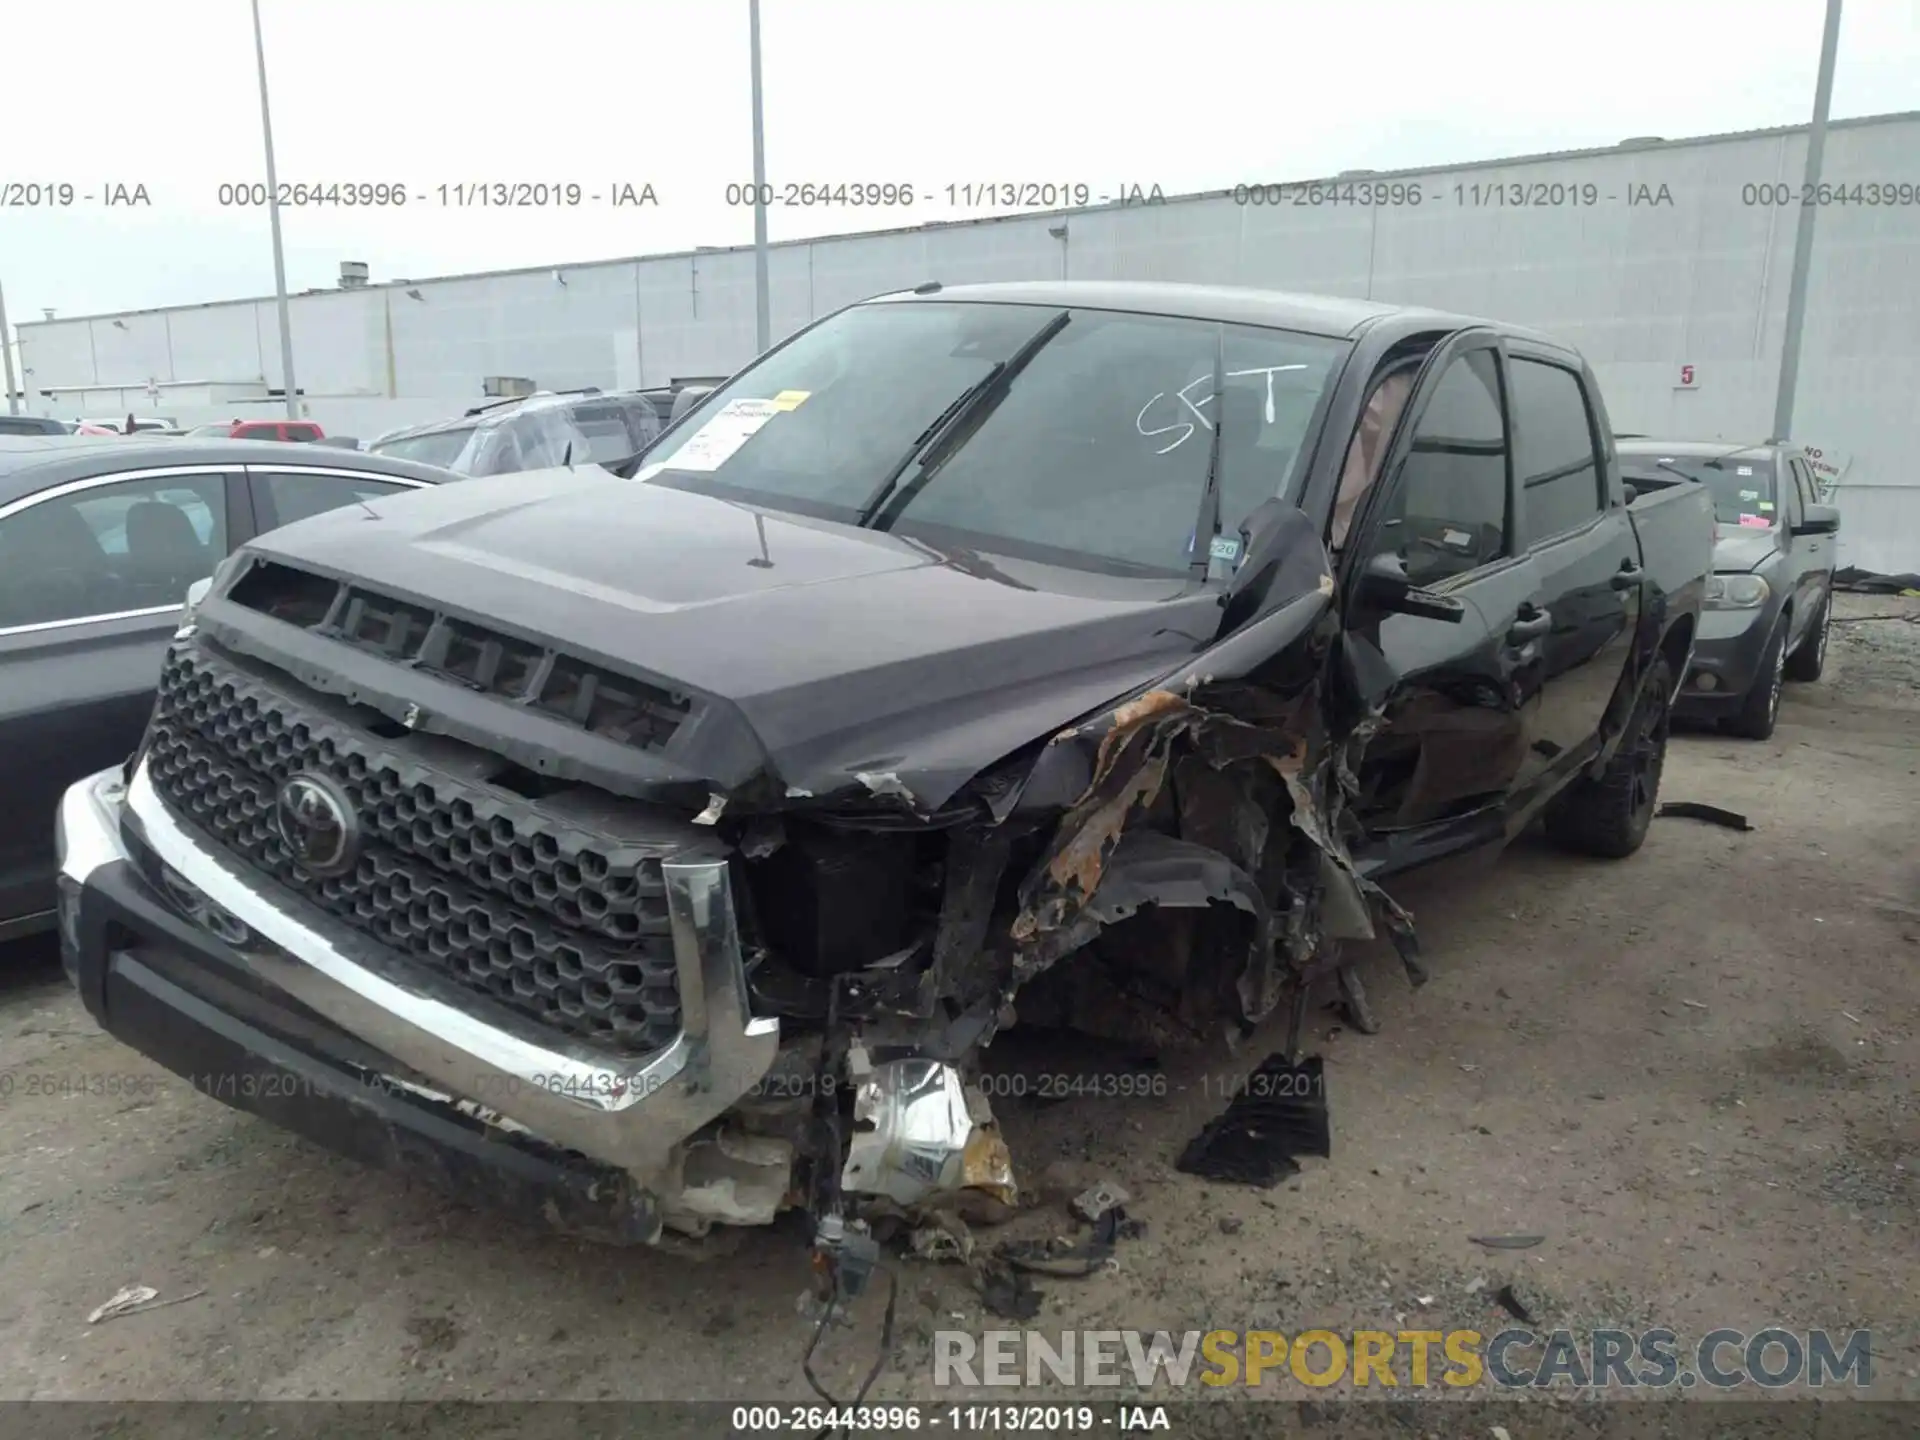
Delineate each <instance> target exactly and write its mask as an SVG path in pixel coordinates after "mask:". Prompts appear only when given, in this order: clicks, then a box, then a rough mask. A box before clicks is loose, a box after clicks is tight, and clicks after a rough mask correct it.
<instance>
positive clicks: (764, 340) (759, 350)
mask: <svg viewBox="0 0 1920 1440" xmlns="http://www.w3.org/2000/svg"><path fill="white" fill-rule="evenodd" d="M255 3H256V4H257V3H258V0H255ZM747 36H748V39H747V44H748V49H749V50H750V51H751V52H752V56H753V338H754V345H755V353H756V354H760V355H764V354H766V353H767V347H768V346H770V345H771V344H772V343H773V320H772V315H771V312H770V309H769V306H768V300H767V137H766V133H765V131H764V129H763V127H762V125H761V111H760V0H747ZM263 83H264V82H263Z"/></svg>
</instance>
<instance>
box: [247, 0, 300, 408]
mask: <svg viewBox="0 0 1920 1440" xmlns="http://www.w3.org/2000/svg"><path fill="white" fill-rule="evenodd" d="M253 56H254V59H255V60H256V61H257V62H258V63H259V67H260V138H261V139H262V140H264V141H265V142H266V146H267V223H268V224H269V225H271V226H272V227H273V298H274V303H275V304H276V305H277V306H278V307H279V310H280V383H281V384H283V385H285V386H286V388H287V418H288V419H289V420H298V419H299V418H300V401H299V398H298V394H299V392H298V391H297V390H296V388H295V387H294V383H293V327H292V325H291V324H290V323H289V322H288V320H287V257H286V252H285V251H283V250H282V249H281V248H280V181H279V177H278V175H276V174H275V173H274V168H273V112H272V111H271V110H269V109H268V108H267V44H266V41H265V40H263V39H262V38H261V35H260V0H253Z"/></svg>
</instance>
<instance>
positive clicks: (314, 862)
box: [273, 775, 360, 875]
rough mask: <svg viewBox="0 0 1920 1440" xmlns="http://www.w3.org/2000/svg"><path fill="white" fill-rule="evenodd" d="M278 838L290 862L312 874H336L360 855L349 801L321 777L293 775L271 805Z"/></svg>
mask: <svg viewBox="0 0 1920 1440" xmlns="http://www.w3.org/2000/svg"><path fill="white" fill-rule="evenodd" d="M273 812H274V820H275V822H276V823H277V824H278V826H279V828H280V838H281V839H282V840H284V841H286V843H287V849H288V851H289V852H291V854H292V856H293V860H294V863H295V864H297V865H299V867H300V868H301V869H302V870H305V871H307V872H308V873H309V874H312V875H338V874H340V873H341V872H343V871H346V870H350V869H352V868H353V862H354V861H355V860H357V859H358V858H359V855H360V821H359V818H358V817H357V816H356V815H355V814H354V809H353V801H352V800H351V799H350V798H348V796H347V795H346V793H345V792H344V791H342V790H341V789H340V787H339V786H337V785H335V784H334V783H333V782H332V781H331V780H329V779H327V778H326V777H325V776H322V775H296V776H294V777H293V778H292V779H291V780H289V781H287V783H286V784H284V785H282V786H281V787H280V793H279V795H278V796H276V797H275V799H274V803H273Z"/></svg>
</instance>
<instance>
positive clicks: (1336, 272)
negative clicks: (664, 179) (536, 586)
mask: <svg viewBox="0 0 1920 1440" xmlns="http://www.w3.org/2000/svg"><path fill="white" fill-rule="evenodd" d="M1805 144H1806V136H1805V131H1804V129H1803V128H1795V129H1787V130H1779V131H1765V132H1754V133H1749V134H1745V135H1736V136H1725V137H1711V138H1707V139H1702V140H1691V141H1676V142H1672V143H1666V144H1659V145H1652V146H1647V147H1643V148H1622V149H1614V150H1605V151H1591V152H1580V153H1574V154H1565V155H1556V156H1543V157H1535V158H1531V159H1521V160H1509V161H1497V162H1487V163H1484V164H1473V165H1463V166H1455V167H1449V168H1445V169H1439V170H1428V171H1418V172H1400V173H1395V174H1393V175H1392V176H1376V177H1371V178H1373V179H1374V180H1376V181H1379V180H1389V181H1391V182H1392V183H1395V184H1406V185H1414V184H1418V185H1419V186H1420V187H1421V189H1422V192H1423V201H1424V203H1422V204H1420V205H1417V206H1416V205H1398V206H1383V207H1375V208H1362V207H1359V206H1354V205H1292V204H1289V205H1284V206H1280V207H1277V208H1273V207H1261V206H1252V205H1248V206H1242V205H1236V204H1235V203H1233V201H1232V199H1231V198H1230V197H1227V196H1222V195H1218V194H1215V195H1212V196H1200V197H1192V198H1187V199H1180V200H1173V201H1170V202H1168V203H1167V204H1165V205H1149V206H1140V205H1133V206H1127V207H1109V208H1105V209H1088V210H1081V211H1072V212H1051V213H1046V214H1035V215H1028V216H1018V217H1010V218H1005V219H993V220H984V221H976V222H970V223H961V224H946V225H934V226H925V227H920V228H917V229H912V230H904V231H890V232H882V233H878V234H870V235H858V236H839V237H833V238H829V239H820V240H811V241H796V242H788V243H783V244H780V245H776V246H774V247H773V248H772V252H771V257H770V285H771V297H770V298H771V307H772V318H773V333H774V335H775V336H776V337H779V336H782V335H785V334H789V333H791V332H792V331H793V330H795V329H797V328H799V327H800V326H802V325H804V324H806V323H807V322H808V321H810V320H812V319H815V318H817V317H818V316H820V315H823V314H826V313H828V312H830V311H832V310H834V309H837V308H839V307H840V306H842V305H845V304H848V303H851V302H852V301H855V300H859V299H861V298H863V297H865V296H868V295H873V294H877V293H881V292H884V291H887V290H894V289H901V288H905V287H909V286H912V285H916V284H919V283H921V282H923V281H926V280H930V279H937V280H940V281H942V282H944V283H946V284H957V283H963V282H968V281H981V280H1013V279H1035V278H1048V277H1058V276H1065V277H1067V278H1070V279H1126V280H1190V281H1212V282H1219V283H1227V284H1243V285H1260V286H1269V287H1273V288H1279V289H1288V290H1302V291H1318V292H1323V293H1329V294H1335V295H1352V296H1365V297H1370V298H1374V299H1380V300H1389V301H1397V302H1404V303H1409V304H1421V305H1428V306H1433V307H1436V308H1441V309H1450V310H1458V311H1463V312H1466V313H1469V314H1485V315H1491V316H1496V317H1499V318H1501V319H1504V320H1510V321H1514V322H1517V323H1521V324H1526V325H1531V326H1534V327H1537V328H1539V329H1542V330H1546V331H1549V332H1552V333H1554V334H1556V335H1559V336H1560V337H1562V338H1564V339H1566V340H1568V341H1570V342H1572V343H1573V344H1575V345H1578V346H1579V347H1580V348H1581V349H1582V350H1583V351H1584V352H1585V353H1586V355H1587V356H1588V358H1589V359H1590V361H1591V362H1592V363H1593V365H1594V368H1595V370H1596V372H1597V373H1598V374H1599V375H1600V377H1601V379H1602V382H1603V384H1604V385H1605V388H1606V395H1607V402H1608V406H1609V409H1610V410H1611V412H1612V417H1613V420H1614V423H1615V426H1616V428H1618V429H1621V430H1627V431H1640V432H1647V433H1654V434H1667V435H1673V436H1675V437H1684V438H1700V439H1714V438H1723V439H1727V440H1729V441H1730V442H1735V441H1740V440H1756V439H1759V438H1762V437H1764V436H1765V435H1766V434H1767V432H1768V430H1769V429H1770V427H1771V420H1772V413H1773V398H1774V390H1775V384H1776V380H1777V369H1778V356H1779V352H1780V342H1781V332H1782V329H1783V325H1784V317H1785V311H1786V288H1787V277H1788V273H1789V270H1790V267H1791V260H1792V247H1793V236H1794V227H1795V224H1796V221H1797V209H1796V208H1795V207H1793V206H1766V205H1751V204H1746V203H1743V197H1742V187H1743V186H1745V185H1749V184H1755V183H1773V182H1778V183H1781V184H1784V185H1787V186H1790V187H1794V188H1796V189H1797V187H1798V184H1799V176H1800V173H1801V166H1802V164H1803V159H1804V155H1805ZM1916 154H1920V115H1899V116H1885V117H1876V118H1873V119H1868V120H1856V121H1844V122H1840V123H1838V124H1836V125H1834V126H1833V127H1832V128H1831V130H1830V132H1829V136H1828V144H1827V157H1826V170H1827V178H1828V181H1829V183H1831V184H1833V185H1836V186H1851V185H1854V184H1869V183H1874V182H1895V183H1899V182H1905V183H1906V184H1907V186H1908V188H1909V191H1910V192H1911V190H1912V189H1913V187H1914V186H1915V184H1916V183H1920V176H1916V175H1915V173H1914V171H1913V168H1912V164H1911V160H1912V157H1913V156H1914V155H1916ZM1476 185H1478V186H1480V187H1482V190H1483V193H1484V190H1485V188H1486V187H1488V186H1496V185H1497V186H1520V185H1525V186H1528V187H1534V186H1561V187H1565V186H1585V185H1591V186H1592V187H1593V189H1594V192H1595V193H1596V195H1597V196H1598V197H1599V198H1598V202H1597V203H1596V204H1593V205H1591V206H1588V205H1581V206H1565V205H1559V206H1555V205H1547V206H1539V205H1528V206H1521V207H1513V206H1476V205H1472V204H1468V205H1465V206H1462V205H1461V204H1459V203H1456V200H1455V190H1454V187H1455V186H1460V187H1465V193H1467V194H1468V195H1471V193H1472V191H1471V187H1473V186H1476ZM1642 187H1644V189H1642ZM1662 187H1665V190H1666V193H1667V194H1668V195H1669V196H1670V197H1671V201H1670V203H1664V204H1660V203H1656V204H1631V203H1629V197H1630V196H1631V195H1633V194H1636V193H1644V194H1646V195H1649V196H1654V197H1657V196H1658V195H1659V194H1660V191H1661V189H1662ZM1609 197H1611V198H1609ZM1063 225H1064V227H1065V229H1066V235H1065V236H1064V238H1056V237H1055V236H1053V235H1052V234H1050V233H1049V231H1050V229H1052V228H1056V227H1060V226H1063ZM753 309H754V306H753V256H752V252H751V251H750V250H749V249H745V248H739V249H726V250H702V251H697V252H694V253H692V254H679V255H669V256H656V257H650V258H643V259H637V260H620V261H608V262H599V263H594V264H580V265H565V264H563V265H561V266H560V267H559V268H558V270H557V271H556V269H555V268H554V267H551V266H549V267H545V268H542V269H537V270H523V271H513V272H503V273H498V274H492V275H477V276H466V277H454V278H448V279H443V280H430V281H419V282H409V283H404V284H402V283H395V284H382V285H376V286H371V287H368V288H366V289H362V290H351V291H328V292H324V293H319V294H312V295H301V296H295V297H293V298H292V299H291V301H290V312H291V316H292V325H293V338H294V347H295V356H296V365H297V369H298V375H299V380H300V385H301V389H302V391H303V393H304V394H305V395H306V396H307V397H308V404H309V406H310V407H311V408H313V410H314V413H315V414H316V417H318V416H319V415H320V407H321V406H322V405H323V404H325V405H327V406H329V407H332V406H334V405H338V404H342V403H345V402H347V401H349V400H351V401H353V402H354V405H353V410H354V419H355V421H356V423H357V424H358V426H359V429H360V432H361V433H363V434H366V433H371V432H373V431H375V430H377V429H378V428H382V427H380V426H376V425H373V424H370V423H368V419H369V417H372V418H379V417H382V416H384V415H389V414H390V415H392V416H394V417H395V418H394V419H393V420H392V422H391V423H393V424H400V423H405V422H406V421H407V420H410V419H413V418H415V417H417V415H418V414H419V410H420V405H421V402H444V403H443V404H441V406H440V408H441V409H442V410H444V411H447V412H452V411H455V410H457V409H459V408H461V402H464V403H466V404H472V403H474V402H475V401H476V400H477V399H478V398H479V396H480V384H481V379H482V377H484V376H488V375H520V376H527V377H531V378H533V379H535V380H536V381H537V382H538V383H539V384H540V385H542V386H545V387H548V388H556V389H557V388H564V387H570V386H580V385H599V386H602V387H604V388H609V389H611V388H618V387H631V386H634V385H639V384H648V385H655V384H664V383H666V382H667V381H669V380H670V379H672V378H675V377H678V376H688V375H706V374H725V373H728V372H730V371H732V370H734V369H736V368H738V367H739V366H740V365H742V364H744V363H745V362H746V361H747V360H748V359H750V358H751V357H752V354H753ZM19 335H20V346H21V352H22V356H23V361H24V363H25V364H26V365H27V366H29V367H31V371H32V374H31V376H30V377H29V390H30V392H33V393H30V400H31V405H30V408H33V409H36V410H38V411H43V412H44V413H55V414H64V411H63V410H61V409H57V408H51V407H52V406H54V405H55V404H57V403H59V402H53V401H48V400H46V399H44V398H43V397H41V396H40V395H39V394H38V393H37V392H38V391H40V390H43V389H46V388H50V387H54V386H87V387H99V388H103V389H104V388H109V387H118V386H128V387H144V386H145V384H146V383H147V381H148V380H149V379H150V378H151V379H156V380H160V381H171V382H188V381H206V382H246V381H251V382H253V383H255V384H262V385H266V386H278V385H279V383H280V376H279V332H278V326H277V323H276V318H275V307H274V305H273V302H272V300H271V299H262V300H250V301H238V302H232V303H225V304H213V305H201V306H192V307H185V308H176V309H170V310H158V311H142V312H134V313H130V314H124V315H118V316H101V317H93V318H86V319H72V320H53V321H47V322H36V323H29V324H24V325H21V326H20V327H19ZM1682 365H1691V366H1693V367H1694V374H1695V378H1696V383H1695V385H1694V386H1692V387H1691V388H1682V387H1681V386H1680V367H1681V366H1682ZM1916 395H1920V204H1908V205H1904V206H1902V205H1881V206H1869V205H1861V204H1832V205H1827V206H1823V207H1822V208H1821V210H1820V213H1819V219H1818V228H1817V232H1816V236H1815V251H1814V259H1813V267H1812V279H1811V285H1810V288H1809V295H1808V309H1807V325H1806V334H1805V340H1804V348H1803V354H1802V363H1801V372H1800V379H1799V393H1798V403H1797V407H1796V412H1795V422H1794V438H1795V439H1797V440H1800V441H1801V442H1802V443H1806V444H1810V445H1817V446H1820V447H1821V448H1822V449H1825V450H1827V451H1830V452H1834V453H1837V454H1838V455H1840V456H1841V457H1843V458H1844V459H1845V460H1846V461H1847V462H1848V468H1847V470H1846V472H1845V474H1844V475H1843V477H1842V480H1841V483H1840V485H1839V487H1838V489H1837V491H1836V493H1837V494H1838V496H1839V499H1840V503H1841V506H1842V509H1843V511H1844V512H1845V514H1846V517H1847V519H1846V524H1845V528H1844V531H1843V537H1842V546H1841V553H1842V556H1843V559H1844V561H1845V563H1850V564H1859V565H1863V566H1866V567H1868V568H1872V569H1880V570H1892V569H1898V570H1920V460H1917V458H1916V457H1920V405H1916V404H1915V402H1914V398H1913V397H1914V396H1916ZM401 402H404V403H401ZM133 408H141V407H139V406H135V407H133ZM67 418H70V417H67ZM322 423H326V422H325V420H324V419H323V421H322Z"/></svg>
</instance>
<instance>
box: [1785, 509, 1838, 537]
mask: <svg viewBox="0 0 1920 1440" xmlns="http://www.w3.org/2000/svg"><path fill="white" fill-rule="evenodd" d="M1839 530H1840V507H1839V506H1838V505H1809V506H1807V510H1806V513H1805V514H1804V515H1802V516H1801V517H1800V523H1799V524H1798V525H1796V526H1794V527H1793V533H1794V534H1795V535H1834V534H1837V533H1839Z"/></svg>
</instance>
